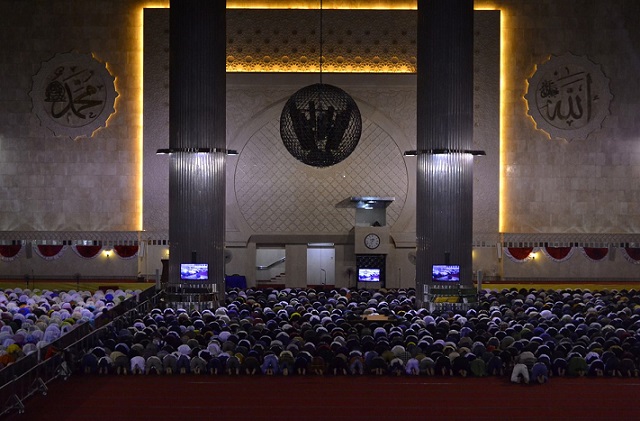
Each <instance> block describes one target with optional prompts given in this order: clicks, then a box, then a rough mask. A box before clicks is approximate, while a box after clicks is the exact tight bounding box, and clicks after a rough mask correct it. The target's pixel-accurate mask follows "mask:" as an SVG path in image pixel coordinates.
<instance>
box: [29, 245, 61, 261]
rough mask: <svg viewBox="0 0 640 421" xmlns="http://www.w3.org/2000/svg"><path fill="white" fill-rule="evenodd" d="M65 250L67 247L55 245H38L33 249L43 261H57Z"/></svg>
mask: <svg viewBox="0 0 640 421" xmlns="http://www.w3.org/2000/svg"><path fill="white" fill-rule="evenodd" d="M66 250H67V246H64V245H56V244H38V245H37V246H36V247H35V251H36V254H37V255H38V256H40V257H42V258H43V259H45V260H55V259H59V258H60V256H62V253H64V252H65V251H66Z"/></svg>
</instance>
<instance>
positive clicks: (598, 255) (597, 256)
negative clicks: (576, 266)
mask: <svg viewBox="0 0 640 421" xmlns="http://www.w3.org/2000/svg"><path fill="white" fill-rule="evenodd" d="M582 253H583V254H584V255H585V256H587V258H588V259H589V260H593V261H594V262H598V261H600V260H602V259H604V258H605V257H607V254H609V248H607V247H583V248H582Z"/></svg>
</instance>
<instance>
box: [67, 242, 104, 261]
mask: <svg viewBox="0 0 640 421" xmlns="http://www.w3.org/2000/svg"><path fill="white" fill-rule="evenodd" d="M72 249H73V251H75V252H76V254H77V255H78V256H80V257H82V258H84V259H94V258H96V256H98V254H100V250H102V246H83V245H74V246H73V247H72Z"/></svg>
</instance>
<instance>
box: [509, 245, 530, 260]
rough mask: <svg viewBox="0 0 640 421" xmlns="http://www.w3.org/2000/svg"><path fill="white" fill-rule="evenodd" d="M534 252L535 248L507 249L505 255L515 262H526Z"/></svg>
mask: <svg viewBox="0 0 640 421" xmlns="http://www.w3.org/2000/svg"><path fill="white" fill-rule="evenodd" d="M534 250H535V249H534V248H533V247H506V248H505V249H504V254H506V255H507V257H508V258H509V259H510V260H512V261H514V262H524V261H526V260H528V259H529V256H530V255H531V253H533V251H534Z"/></svg>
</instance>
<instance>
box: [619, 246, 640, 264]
mask: <svg viewBox="0 0 640 421" xmlns="http://www.w3.org/2000/svg"><path fill="white" fill-rule="evenodd" d="M622 255H623V256H624V258H625V259H627V260H628V261H629V262H631V263H633V264H635V265H640V247H625V248H623V249H622Z"/></svg>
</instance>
